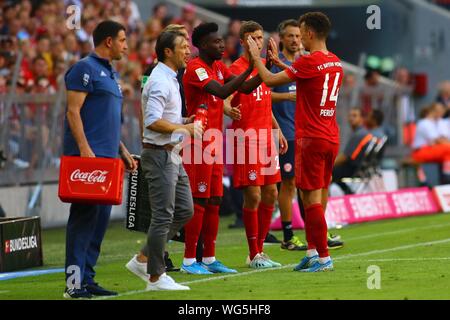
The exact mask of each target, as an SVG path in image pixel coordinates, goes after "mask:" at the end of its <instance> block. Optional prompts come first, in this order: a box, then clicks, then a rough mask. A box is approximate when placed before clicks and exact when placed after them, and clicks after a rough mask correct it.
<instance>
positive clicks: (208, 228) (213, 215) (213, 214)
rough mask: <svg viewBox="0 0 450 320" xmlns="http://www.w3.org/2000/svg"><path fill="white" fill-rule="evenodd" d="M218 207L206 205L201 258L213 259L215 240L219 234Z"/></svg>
mask: <svg viewBox="0 0 450 320" xmlns="http://www.w3.org/2000/svg"><path fill="white" fill-rule="evenodd" d="M219 208H220V207H219V206H217V205H207V206H206V208H205V214H204V215H203V229H202V234H203V257H208V258H209V257H215V249H216V239H217V233H218V232H219Z"/></svg>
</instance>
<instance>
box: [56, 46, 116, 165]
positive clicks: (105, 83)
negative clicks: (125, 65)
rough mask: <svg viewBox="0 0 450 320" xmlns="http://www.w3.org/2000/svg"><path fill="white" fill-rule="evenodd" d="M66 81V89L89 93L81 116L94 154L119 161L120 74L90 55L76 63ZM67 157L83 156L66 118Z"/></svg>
mask: <svg viewBox="0 0 450 320" xmlns="http://www.w3.org/2000/svg"><path fill="white" fill-rule="evenodd" d="M64 80H65V83H66V89H67V90H73V91H83V92H87V93H88V94H87V96H86V100H85V101H84V104H83V107H82V108H81V111H80V115H81V121H82V122H83V127H84V134H85V135H86V139H87V141H88V143H89V146H90V147H91V149H92V151H93V152H94V154H95V155H96V156H97V157H105V158H116V157H117V155H118V153H119V144H120V126H121V118H122V116H121V114H122V113H121V112H122V101H123V96H122V90H121V88H120V85H119V82H118V80H119V74H118V73H117V72H116V71H115V70H114V69H113V67H112V65H111V64H110V63H109V61H108V60H106V59H103V58H100V57H99V56H98V55H96V54H95V53H91V54H90V55H88V56H87V57H85V58H83V59H81V60H80V61H78V62H77V63H75V64H74V65H73V66H72V67H71V68H70V69H69V70H68V71H67V73H66V75H65V78H64ZM64 154H65V155H80V151H79V149H78V145H77V143H76V141H75V139H74V137H73V135H72V131H71V130H70V127H69V123H68V121H67V117H66V118H65V119H64Z"/></svg>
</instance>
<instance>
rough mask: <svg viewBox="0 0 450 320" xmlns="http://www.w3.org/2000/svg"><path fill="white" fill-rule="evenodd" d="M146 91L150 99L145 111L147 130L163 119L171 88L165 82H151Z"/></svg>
mask: <svg viewBox="0 0 450 320" xmlns="http://www.w3.org/2000/svg"><path fill="white" fill-rule="evenodd" d="M145 89H146V95H147V97H148V99H147V104H146V105H145V110H144V125H145V127H146V128H147V127H148V126H150V125H151V124H153V123H154V122H155V121H157V120H160V119H162V116H163V113H164V107H165V105H166V103H167V101H168V99H169V88H168V86H167V85H166V83H165V82H162V81H152V80H149V83H148V85H146V86H145Z"/></svg>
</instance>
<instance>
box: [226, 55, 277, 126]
mask: <svg viewBox="0 0 450 320" xmlns="http://www.w3.org/2000/svg"><path fill="white" fill-rule="evenodd" d="M263 60H264V59H263ZM263 62H264V63H265V61H263ZM248 65H249V62H248V60H247V59H246V58H245V57H244V56H241V57H240V58H239V59H237V60H236V61H235V62H234V63H233V64H232V65H231V66H230V71H231V72H233V73H234V74H241V73H243V72H244V71H245V70H247V68H248ZM257 75H258V70H257V69H256V68H255V69H254V70H253V72H252V73H251V74H250V76H249V77H248V78H247V79H246V80H248V79H250V78H253V77H256V76H257ZM239 104H240V105H241V107H240V110H241V120H239V121H236V120H235V121H233V128H241V129H243V130H246V129H268V130H271V129H272V91H271V90H270V88H269V87H267V86H266V85H265V83H264V82H263V83H261V84H260V85H259V86H258V87H257V88H256V89H255V90H253V92H252V93H250V94H245V93H240V92H239V91H236V93H234V96H233V99H232V100H231V105H232V106H233V107H236V106H238V105H239Z"/></svg>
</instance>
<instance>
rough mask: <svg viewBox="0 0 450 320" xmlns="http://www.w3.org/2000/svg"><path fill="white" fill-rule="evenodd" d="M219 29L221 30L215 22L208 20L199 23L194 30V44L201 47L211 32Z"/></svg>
mask: <svg viewBox="0 0 450 320" xmlns="http://www.w3.org/2000/svg"><path fill="white" fill-rule="evenodd" d="M217 31H219V26H218V25H217V23H214V22H207V23H202V24H200V25H198V26H197V27H196V28H194V31H193V32H192V44H193V45H194V46H195V47H197V48H199V49H200V46H201V45H202V41H203V39H204V38H205V37H206V36H208V35H210V34H211V33H215V32H217Z"/></svg>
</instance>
